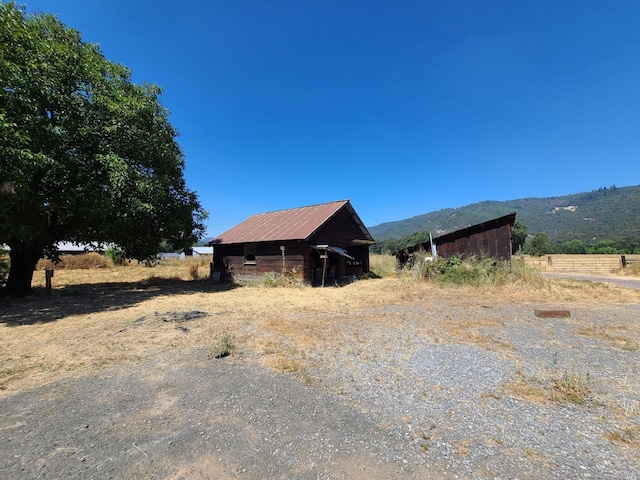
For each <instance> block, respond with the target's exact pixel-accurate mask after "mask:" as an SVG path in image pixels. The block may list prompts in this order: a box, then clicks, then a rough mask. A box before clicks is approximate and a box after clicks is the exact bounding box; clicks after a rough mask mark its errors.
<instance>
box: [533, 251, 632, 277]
mask: <svg viewBox="0 0 640 480" xmlns="http://www.w3.org/2000/svg"><path fill="white" fill-rule="evenodd" d="M623 257H624V262H623ZM524 261H525V264H527V265H533V266H536V267H538V268H540V270H542V271H543V272H599V273H608V272H611V271H615V270H620V269H621V268H624V267H625V266H627V265H630V264H631V263H634V262H638V261H640V255H589V254H585V255H544V256H542V257H531V256H528V255H525V256H524Z"/></svg>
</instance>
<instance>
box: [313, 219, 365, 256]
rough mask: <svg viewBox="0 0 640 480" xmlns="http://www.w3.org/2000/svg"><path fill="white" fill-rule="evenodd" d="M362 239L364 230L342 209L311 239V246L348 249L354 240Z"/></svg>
mask: <svg viewBox="0 0 640 480" xmlns="http://www.w3.org/2000/svg"><path fill="white" fill-rule="evenodd" d="M362 238H363V235H362V230H360V228H359V227H358V225H356V224H355V222H354V221H353V217H352V216H351V214H350V213H349V212H348V211H347V210H346V209H342V210H340V211H339V212H338V213H336V214H335V215H334V216H333V217H332V218H331V219H329V221H327V223H325V224H324V225H323V226H322V227H320V229H318V231H317V232H315V233H314V234H313V235H311V237H309V244H310V245H333V246H335V247H340V248H347V247H348V246H350V245H351V244H352V242H353V240H355V239H362Z"/></svg>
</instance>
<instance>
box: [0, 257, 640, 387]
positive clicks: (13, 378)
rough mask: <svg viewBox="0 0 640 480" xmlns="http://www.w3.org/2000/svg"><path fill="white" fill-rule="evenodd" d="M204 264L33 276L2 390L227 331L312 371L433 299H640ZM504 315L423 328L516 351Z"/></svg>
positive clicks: (574, 289)
mask: <svg viewBox="0 0 640 480" xmlns="http://www.w3.org/2000/svg"><path fill="white" fill-rule="evenodd" d="M206 265H208V263H206ZM200 266H201V265H200ZM394 268H395V267H394ZM203 270H204V271H206V272H207V273H208V269H206V268H199V269H198V280H199V281H194V280H193V276H194V275H192V274H191V271H188V270H187V267H186V266H185V263H184V262H167V263H162V264H160V265H158V266H156V267H153V268H149V267H145V266H142V265H137V264H133V265H129V266H123V267H112V268H104V269H91V270H67V269H64V270H57V271H56V273H55V277H54V278H53V287H54V290H53V292H52V293H51V294H50V295H47V294H45V293H44V291H43V288H42V287H44V274H43V273H42V272H36V273H35V275H34V286H35V287H39V288H37V291H36V293H35V294H34V295H33V296H31V297H29V298H26V299H2V305H1V308H2V310H0V321H1V322H3V323H0V345H2V349H0V389H2V390H1V391H0V396H5V395H9V394H11V393H12V392H16V391H20V390H23V389H27V388H30V387H32V386H34V385H41V384H44V383H47V382H50V381H53V380H56V379H58V378H60V377H63V376H67V375H78V374H80V373H88V372H91V371H95V370H98V369H102V368H104V367H106V366H108V365H112V364H115V363H127V362H139V361H141V360H142V359H145V358H149V357H150V356H153V355H155V354H157V353H159V352H162V351H167V350H173V349H176V350H185V349H189V348H197V347H203V348H205V350H206V351H207V352H209V351H211V348H212V346H213V344H214V343H215V341H216V339H218V338H220V336H221V334H222V333H223V332H228V334H229V335H230V336H231V337H232V338H233V342H232V343H233V344H234V346H235V347H236V348H238V349H241V350H242V352H243V355H246V357H247V359H248V361H259V362H262V363H264V364H266V365H268V366H270V367H271V368H273V369H274V370H276V371H280V372H291V373H294V374H296V375H297V376H299V377H300V378H304V376H305V375H306V373H305V372H306V371H307V370H308V367H309V365H308V362H309V356H308V355H306V354H305V352H312V351H317V350H318V349H327V348H329V349H335V350H336V351H340V350H341V349H342V350H344V349H349V348H351V346H350V344H349V343H348V342H370V341H372V340H371V339H370V338H368V337H367V335H362V334H360V332H362V330H363V327H364V328H366V327H367V326H368V325H374V324H379V325H383V326H385V327H388V328H402V324H401V322H402V321H403V320H402V318H396V317H394V316H385V315H377V314H374V313H372V314H370V315H367V323H366V324H364V325H363V323H362V316H358V315H353V313H354V312H358V311H360V310H364V309H366V310H367V311H372V310H375V308H376V307H382V306H391V305H393V306H402V305H408V306H411V307H422V308H424V309H429V308H432V306H433V304H434V303H437V304H438V305H442V306H443V307H442V308H445V307H446V305H447V304H449V303H451V304H454V305H457V306H458V307H461V309H462V310H464V309H465V308H466V307H465V306H468V307H469V308H468V310H469V312H473V311H475V310H474V309H477V308H481V306H482V305H487V306H500V305H508V304H514V303H515V304H519V305H522V304H523V302H546V303H553V304H559V303H560V304H561V303H562V302H563V301H564V300H565V299H566V298H567V297H568V296H570V297H571V298H572V299H573V301H575V302H580V303H581V305H587V306H588V305H598V306H601V305H602V303H603V302H607V301H610V302H615V303H616V304H617V303H624V302H628V303H638V302H640V292H634V291H631V290H627V289H621V288H617V287H611V288H604V287H598V286H592V285H591V284H580V285H578V286H575V285H573V284H571V283H566V282H565V281H562V280H550V279H548V280H547V279H545V282H544V284H543V285H542V286H539V285H532V286H530V285H527V284H524V283H523V284H521V285H513V284H508V285H504V286H502V287H495V286H486V287H480V288H473V287H441V286H435V285H433V284H430V283H428V282H423V281H416V280H413V279H411V278H407V277H403V276H399V277H395V276H389V277H385V278H382V279H370V280H361V281H358V282H355V283H353V284H350V285H346V286H344V287H341V288H311V287H308V286H304V287H299V288H278V289H273V288H264V287H261V286H249V287H242V288H229V289H226V288H224V287H222V286H219V285H214V284H212V283H210V282H208V281H207V280H203V279H202V277H206V275H204V273H203ZM201 274H202V276H201ZM189 311H200V312H204V313H206V315H207V316H205V317H203V318H199V319H197V320H193V321H190V322H188V323H184V324H180V325H176V324H175V323H169V322H166V321H163V320H162V315H164V314H168V313H171V312H189ZM154 312H157V313H158V316H155V315H154ZM497 321H498V320H495V319H491V318H489V319H487V320H484V319H479V318H477V317H474V315H472V314H469V315H467V316H466V317H463V318H454V319H451V321H450V322H449V324H448V325H447V328H446V329H443V330H442V331H434V330H432V329H431V330H430V328H431V327H430V325H429V322H425V325H424V331H423V334H424V335H425V336H435V335H437V336H438V337H439V338H440V339H441V340H443V341H452V342H471V343H478V344H482V345H485V346H487V348H497V349H501V350H502V351H504V352H505V354H508V352H509V350H510V348H511V347H510V345H509V344H508V343H506V342H503V343H501V341H500V339H497V338H493V337H491V336H487V335H486V334H485V333H484V332H483V328H484V327H485V326H495V325H496V323H495V322H497ZM399 322H400V323H399ZM631 333H632V332H629V336H631ZM205 357H206V355H205ZM305 382H306V381H305ZM515 388H516V389H517V388H520V387H518V386H517V385H516V386H515ZM521 388H524V385H523V386H521ZM536 391H538V390H531V392H530V393H529V395H536V393H535V392H536ZM546 394H548V392H547V393H546Z"/></svg>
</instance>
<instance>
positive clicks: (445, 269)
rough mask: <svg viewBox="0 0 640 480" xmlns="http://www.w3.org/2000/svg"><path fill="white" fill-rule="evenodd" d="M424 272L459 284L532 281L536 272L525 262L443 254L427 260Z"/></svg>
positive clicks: (440, 280) (432, 277)
mask: <svg viewBox="0 0 640 480" xmlns="http://www.w3.org/2000/svg"><path fill="white" fill-rule="evenodd" d="M421 275H422V277H423V278H425V279H427V280H433V281H437V282H440V283H448V284H455V285H472V286H480V285H505V284H507V283H510V282H514V281H516V280H526V281H530V280H531V277H532V276H536V275H535V274H534V272H532V271H531V270H529V269H527V268H526V267H525V266H524V265H523V264H521V262H517V261H514V262H513V263H511V262H508V261H498V260H495V259H493V258H476V257H472V258H469V259H466V260H462V259H460V258H459V257H449V258H439V259H438V260H436V261H434V262H425V263H424V264H423V266H422V271H421Z"/></svg>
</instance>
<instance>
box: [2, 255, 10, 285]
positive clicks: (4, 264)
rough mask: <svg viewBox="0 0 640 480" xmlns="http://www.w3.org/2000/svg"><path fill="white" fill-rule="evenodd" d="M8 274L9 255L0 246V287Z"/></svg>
mask: <svg viewBox="0 0 640 480" xmlns="http://www.w3.org/2000/svg"><path fill="white" fill-rule="evenodd" d="M8 276H9V255H7V252H5V251H4V250H3V249H2V248H0V287H2V286H4V284H5V283H6V282H7V277H8Z"/></svg>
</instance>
